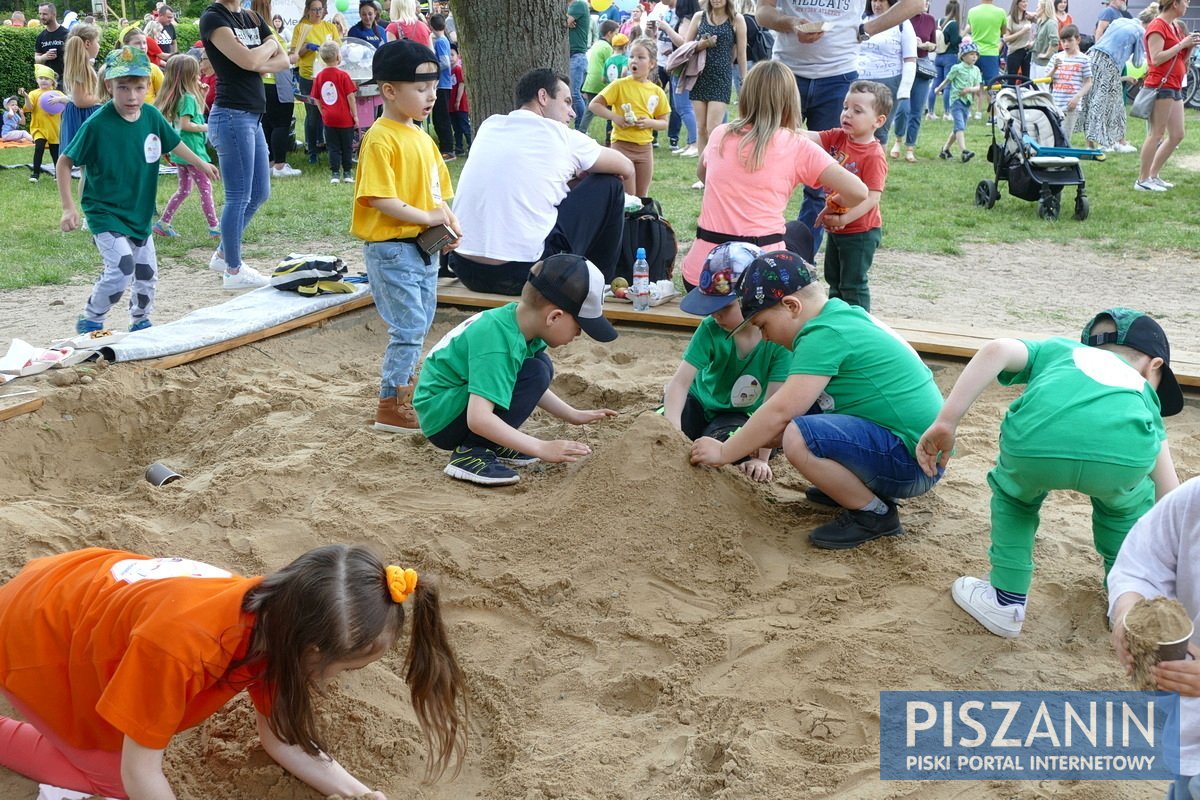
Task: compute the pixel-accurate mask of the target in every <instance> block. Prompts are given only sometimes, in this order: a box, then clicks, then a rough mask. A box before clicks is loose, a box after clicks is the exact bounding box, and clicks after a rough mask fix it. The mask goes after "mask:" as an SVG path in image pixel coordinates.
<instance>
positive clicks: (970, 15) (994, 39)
mask: <svg viewBox="0 0 1200 800" xmlns="http://www.w3.org/2000/svg"><path fill="white" fill-rule="evenodd" d="M1006 19H1008V12H1007V11H1005V10H1004V9H1003V8H1000V7H999V6H997V5H995V4H994V3H982V4H980V5H977V6H975V7H974V8H972V9H971V10H970V11H968V12H967V24H968V25H970V26H971V39H972V40H973V41H974V42H975V44H976V45H978V46H979V55H981V56H998V55H1000V31H1001V30H1002V29H1003V28H1004V22H1005V20H1006Z"/></svg>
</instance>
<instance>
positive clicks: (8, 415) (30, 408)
mask: <svg viewBox="0 0 1200 800" xmlns="http://www.w3.org/2000/svg"><path fill="white" fill-rule="evenodd" d="M45 402H46V398H44V397H35V398H33V399H32V400H26V401H24V402H22V403H17V404H16V405H15V406H8V407H7V408H0V422H4V421H5V420H10V419H13V418H14V417H19V416H21V415H22V414H32V413H33V412H34V411H37V410H38V409H39V408H41V407H42V405H43V404H44V403H45Z"/></svg>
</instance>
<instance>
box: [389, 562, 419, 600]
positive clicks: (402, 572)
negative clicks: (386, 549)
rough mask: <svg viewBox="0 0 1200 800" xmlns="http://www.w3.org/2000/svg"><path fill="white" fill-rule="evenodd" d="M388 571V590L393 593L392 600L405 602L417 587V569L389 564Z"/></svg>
mask: <svg viewBox="0 0 1200 800" xmlns="http://www.w3.org/2000/svg"><path fill="white" fill-rule="evenodd" d="M386 572H387V586H388V591H389V592H390V593H391V595H392V600H394V601H395V602H397V603H403V602H404V601H405V600H407V599H408V596H409V595H410V594H412V593H413V590H415V589H416V588H417V571H416V570H415V569H401V568H400V567H395V566H389V567H388V568H387V570H386Z"/></svg>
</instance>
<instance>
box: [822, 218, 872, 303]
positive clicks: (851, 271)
mask: <svg viewBox="0 0 1200 800" xmlns="http://www.w3.org/2000/svg"><path fill="white" fill-rule="evenodd" d="M881 238H883V229H882V228H871V229H870V230H869V231H863V232H862V233H832V232H831V233H830V234H829V235H828V236H827V237H825V283H827V284H829V296H830V297H840V298H841V299H843V300H845V301H846V302H847V303H849V304H850V305H852V306H862V308H863V309H864V310H866V311H870V310H871V290H870V288H869V287H868V286H867V270H869V269H870V268H871V262H872V261H874V260H875V250H876V249H877V248H878V247H879V241H880V239H881Z"/></svg>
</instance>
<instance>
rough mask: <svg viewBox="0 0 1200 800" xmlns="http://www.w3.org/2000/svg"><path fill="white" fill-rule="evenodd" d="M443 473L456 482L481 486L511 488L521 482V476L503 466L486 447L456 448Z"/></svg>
mask: <svg viewBox="0 0 1200 800" xmlns="http://www.w3.org/2000/svg"><path fill="white" fill-rule="evenodd" d="M442 472H444V473H446V474H447V475H449V476H450V477H451V478H454V479H455V480H460V481H469V482H471V483H478V484H479V485H481V486H509V485H511V484H514V483H516V482H517V481H519V480H521V476H520V475H518V474H517V473H516V472H514V471H513V470H511V469H509V468H508V467H506V466H504V465H503V464H501V463H500V462H499V461H498V460H497V459H496V454H495V453H493V452H492V451H491V450H488V449H487V448H486V447H458V448H455V450H454V452H453V453H452V454H451V455H450V463H449V464H447V465H446V468H445V469H444V470H442Z"/></svg>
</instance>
